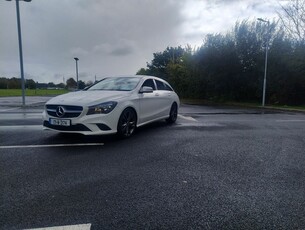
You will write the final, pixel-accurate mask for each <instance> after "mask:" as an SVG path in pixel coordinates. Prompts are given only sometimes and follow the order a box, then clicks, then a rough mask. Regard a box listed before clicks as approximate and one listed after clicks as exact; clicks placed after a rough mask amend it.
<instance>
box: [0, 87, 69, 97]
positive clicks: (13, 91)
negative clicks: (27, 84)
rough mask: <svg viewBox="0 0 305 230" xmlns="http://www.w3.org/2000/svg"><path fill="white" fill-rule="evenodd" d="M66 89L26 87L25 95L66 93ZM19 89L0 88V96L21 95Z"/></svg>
mask: <svg viewBox="0 0 305 230" xmlns="http://www.w3.org/2000/svg"><path fill="white" fill-rule="evenodd" d="M68 92H69V91H68V90H66V89H26V90H25V95H26V96H52V95H60V94H64V93H68ZM21 95H22V90H21V89H0V97H12V96H21Z"/></svg>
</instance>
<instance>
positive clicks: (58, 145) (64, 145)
mask: <svg viewBox="0 0 305 230" xmlns="http://www.w3.org/2000/svg"><path fill="white" fill-rule="evenodd" d="M99 145H104V143H78V144H54V145H7V146H0V149H18V148H52V147H78V146H99Z"/></svg>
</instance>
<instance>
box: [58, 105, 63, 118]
mask: <svg viewBox="0 0 305 230" xmlns="http://www.w3.org/2000/svg"><path fill="white" fill-rule="evenodd" d="M56 115H57V116H58V117H63V116H64V115H65V109H64V107H62V106H58V107H57V108H56Z"/></svg>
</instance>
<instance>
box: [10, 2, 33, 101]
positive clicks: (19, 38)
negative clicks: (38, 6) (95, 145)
mask: <svg viewBox="0 0 305 230" xmlns="http://www.w3.org/2000/svg"><path fill="white" fill-rule="evenodd" d="M6 1H12V0H6ZM19 1H20V0H16V15H17V29H18V42H19V60H20V75H21V88H22V106H25V84H24V71H23V54H22V39H21V23H20V12H19ZM23 1H24V2H31V1H32V0H23Z"/></svg>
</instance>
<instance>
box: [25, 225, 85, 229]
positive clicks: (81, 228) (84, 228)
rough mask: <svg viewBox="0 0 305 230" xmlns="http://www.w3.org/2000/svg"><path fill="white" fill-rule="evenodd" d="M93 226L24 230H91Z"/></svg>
mask: <svg viewBox="0 0 305 230" xmlns="http://www.w3.org/2000/svg"><path fill="white" fill-rule="evenodd" d="M90 228H91V224H78V225H65V226H57V227H47V228H30V229H24V230H90Z"/></svg>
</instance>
